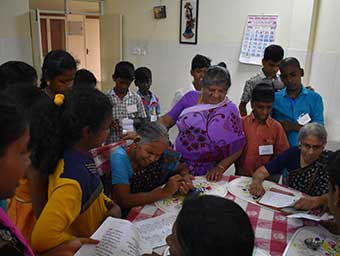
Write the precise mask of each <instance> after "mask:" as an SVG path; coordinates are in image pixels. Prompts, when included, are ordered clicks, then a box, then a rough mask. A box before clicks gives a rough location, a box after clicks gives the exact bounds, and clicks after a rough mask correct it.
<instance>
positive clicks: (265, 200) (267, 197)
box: [258, 191, 298, 208]
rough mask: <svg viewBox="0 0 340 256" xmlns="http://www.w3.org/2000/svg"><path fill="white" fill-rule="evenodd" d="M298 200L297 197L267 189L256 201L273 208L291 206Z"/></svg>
mask: <svg viewBox="0 0 340 256" xmlns="http://www.w3.org/2000/svg"><path fill="white" fill-rule="evenodd" d="M297 200H298V197H295V196H289V195H285V194H282V193H276V192H273V191H267V192H266V193H265V194H264V195H263V196H262V197H261V199H260V200H259V201H258V202H259V203H260V204H264V205H268V206H270V207H275V208H284V207H291V206H293V205H294V203H295V202H296V201H297Z"/></svg>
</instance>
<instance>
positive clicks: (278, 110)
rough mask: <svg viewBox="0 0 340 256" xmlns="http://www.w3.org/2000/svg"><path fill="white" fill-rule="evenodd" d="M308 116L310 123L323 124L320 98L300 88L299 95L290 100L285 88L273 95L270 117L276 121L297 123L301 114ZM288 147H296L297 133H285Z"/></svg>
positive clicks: (316, 94)
mask: <svg viewBox="0 0 340 256" xmlns="http://www.w3.org/2000/svg"><path fill="white" fill-rule="evenodd" d="M307 113H308V114H309V116H310V118H311V121H310V122H316V123H320V124H322V125H323V124H324V116H323V102H322V98H321V96H320V95H319V94H318V93H316V92H313V91H312V90H308V89H306V88H305V87H304V86H302V90H301V92H300V95H299V96H298V97H297V98H296V99H292V98H291V97H289V96H288V94H287V88H284V89H282V90H281V91H278V92H276V93H275V102H274V105H273V112H272V117H273V118H274V119H276V120H277V121H284V120H288V121H291V122H294V123H297V119H298V118H299V117H300V116H301V115H303V114H307ZM287 137H288V141H289V144H290V146H298V144H299V143H298V132H296V131H292V132H289V133H287Z"/></svg>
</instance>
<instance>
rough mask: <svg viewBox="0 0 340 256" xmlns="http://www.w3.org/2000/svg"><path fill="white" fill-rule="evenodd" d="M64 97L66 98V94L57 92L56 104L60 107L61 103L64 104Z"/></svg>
mask: <svg viewBox="0 0 340 256" xmlns="http://www.w3.org/2000/svg"><path fill="white" fill-rule="evenodd" d="M64 99H65V96H64V94H56V95H55V96H54V104H56V105H57V106H58V107H60V106H61V105H63V103H64Z"/></svg>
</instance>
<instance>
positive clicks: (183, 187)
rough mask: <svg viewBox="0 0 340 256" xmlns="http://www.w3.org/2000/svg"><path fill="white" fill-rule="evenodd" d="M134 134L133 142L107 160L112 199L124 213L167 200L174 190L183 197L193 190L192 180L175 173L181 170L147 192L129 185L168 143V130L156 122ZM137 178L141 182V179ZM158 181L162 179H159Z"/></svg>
mask: <svg viewBox="0 0 340 256" xmlns="http://www.w3.org/2000/svg"><path fill="white" fill-rule="evenodd" d="M137 134H138V136H139V138H138V139H136V140H135V141H134V143H132V144H131V145H129V146H126V147H118V148H117V149H116V150H115V151H114V152H113V153H112V155H111V159H110V164H111V176H112V191H113V197H114V198H113V199H114V200H115V201H116V202H117V203H118V205H119V206H120V207H121V208H122V209H125V213H126V212H127V211H126V209H129V208H132V207H134V206H140V205H145V204H149V203H153V202H155V201H157V200H160V199H163V198H167V197H169V196H171V195H173V194H175V193H176V192H177V191H179V192H181V193H184V194H185V193H187V192H188V191H189V190H190V189H192V188H193V186H192V182H191V177H189V176H187V175H185V174H184V173H181V174H182V175H178V174H176V172H180V171H182V170H180V169H179V168H177V169H175V170H173V172H172V173H171V174H170V175H172V177H170V178H169V180H168V181H167V182H166V184H165V186H163V187H161V186H158V187H156V188H154V189H152V190H151V191H148V192H136V191H134V190H133V187H132V185H133V183H136V181H135V177H136V176H140V173H141V172H143V170H145V169H146V168H148V172H150V171H151V168H150V166H152V165H153V164H154V163H156V162H157V161H158V160H159V159H160V157H161V156H162V155H164V154H163V153H164V152H165V151H166V150H167V148H168V144H169V142H168V135H167V131H166V130H165V129H164V127H162V126H160V125H159V124H158V123H151V122H150V123H147V124H145V125H143V126H141V127H140V128H139V129H138V130H137ZM176 167H177V166H176ZM155 169H159V168H155ZM165 175H166V176H167V175H168V174H165ZM170 175H169V176H170ZM139 178H142V179H143V177H139ZM156 178H157V177H156V176H155V175H151V176H148V177H147V178H144V179H143V183H145V182H153V179H156ZM160 179H161V180H162V179H163V178H162V177H160ZM163 180H164V179H163ZM145 185H146V184H145Z"/></svg>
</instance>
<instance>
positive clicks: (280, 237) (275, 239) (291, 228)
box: [128, 176, 303, 256]
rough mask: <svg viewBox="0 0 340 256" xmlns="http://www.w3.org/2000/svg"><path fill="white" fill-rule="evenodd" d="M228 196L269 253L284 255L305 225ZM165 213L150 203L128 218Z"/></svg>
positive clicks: (264, 249) (229, 194)
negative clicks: (247, 218)
mask: <svg viewBox="0 0 340 256" xmlns="http://www.w3.org/2000/svg"><path fill="white" fill-rule="evenodd" d="M235 178H237V177H236V176H224V177H223V180H225V181H226V182H229V181H231V180H233V179H235ZM226 198H228V199H230V200H233V201H234V202H236V203H237V204H238V205H240V206H241V207H242V208H243V209H244V210H245V211H246V212H247V214H248V216H249V219H250V222H251V224H252V226H253V229H254V232H255V244H256V246H257V247H258V248H260V249H262V250H263V251H265V252H266V253H268V255H273V256H276V255H282V253H283V251H284V249H285V247H286V245H287V243H288V241H289V240H290V238H291V237H292V235H293V234H294V232H295V231H296V230H297V229H298V228H300V227H301V226H303V222H302V220H299V219H290V218H287V217H286V216H285V215H284V214H282V213H280V212H276V211H274V210H270V209H268V208H264V207H260V206H259V205H255V204H253V203H250V202H247V201H245V200H242V199H240V198H237V197H235V196H234V195H232V194H231V193H228V194H227V196H226ZM163 213H164V212H163V211H162V210H160V209H159V208H157V207H156V206H155V205H154V204H149V205H145V206H143V207H135V208H133V209H132V210H131V211H130V213H129V215H128V219H129V220H130V221H139V220H144V219H147V218H151V217H155V216H159V215H161V214H163Z"/></svg>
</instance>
